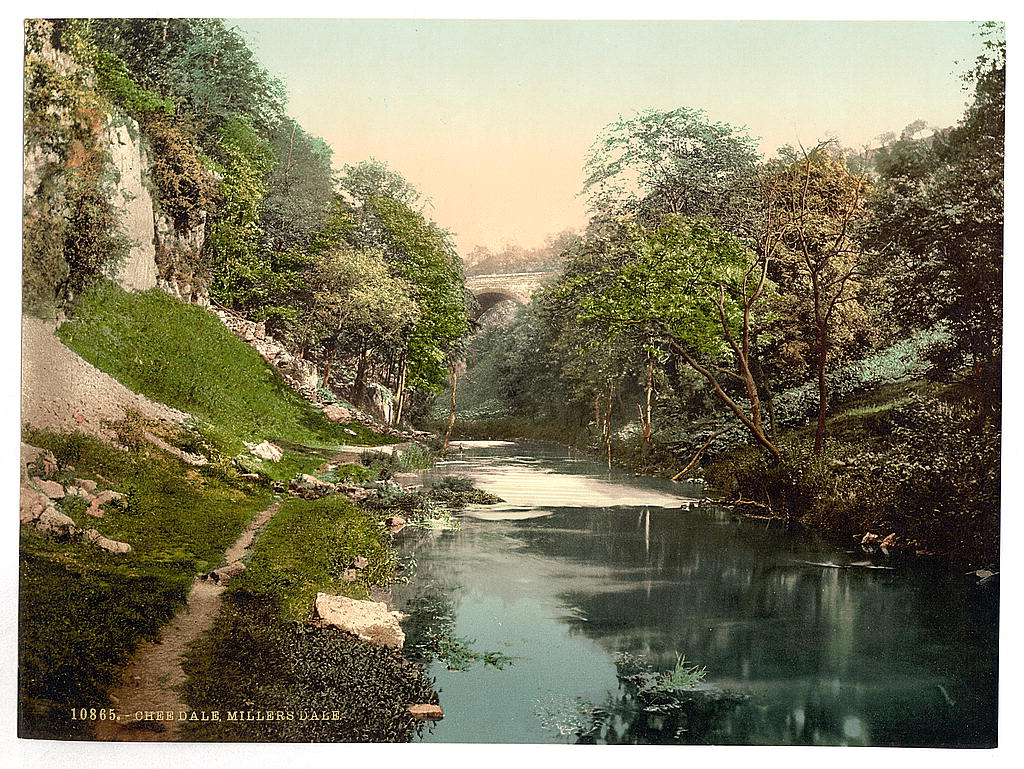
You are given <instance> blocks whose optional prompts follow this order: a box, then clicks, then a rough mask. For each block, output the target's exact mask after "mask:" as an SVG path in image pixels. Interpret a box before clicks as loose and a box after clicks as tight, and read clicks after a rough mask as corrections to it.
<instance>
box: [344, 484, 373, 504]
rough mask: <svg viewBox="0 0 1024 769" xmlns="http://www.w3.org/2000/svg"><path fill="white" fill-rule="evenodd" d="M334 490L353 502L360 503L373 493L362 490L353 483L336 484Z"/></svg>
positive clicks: (369, 490) (368, 490)
mask: <svg viewBox="0 0 1024 769" xmlns="http://www.w3.org/2000/svg"><path fill="white" fill-rule="evenodd" d="M334 490H335V491H336V492H338V493H340V494H344V495H345V496H346V497H348V498H349V499H351V500H352V501H353V502H361V501H363V500H364V499H366V498H367V497H368V496H370V495H371V494H373V491H372V490H371V489H364V488H363V487H362V486H357V485H356V484H354V483H339V484H336V485H335V487H334Z"/></svg>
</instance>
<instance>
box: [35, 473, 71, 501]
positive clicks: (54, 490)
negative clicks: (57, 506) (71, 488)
mask: <svg viewBox="0 0 1024 769" xmlns="http://www.w3.org/2000/svg"><path fill="white" fill-rule="evenodd" d="M32 485H33V486H35V487H36V488H37V489H39V490H40V491H41V492H43V493H44V494H45V495H46V496H47V497H49V498H50V499H64V494H65V492H64V487H63V486H61V485H60V484H59V483H57V481H44V480H43V479H42V478H38V477H37V478H33V479H32Z"/></svg>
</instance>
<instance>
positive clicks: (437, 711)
mask: <svg viewBox="0 0 1024 769" xmlns="http://www.w3.org/2000/svg"><path fill="white" fill-rule="evenodd" d="M408 710H409V715H411V716H412V717H413V718H415V719H416V720H417V721H440V720H441V719H442V718H444V711H443V710H441V706H440V705H410V706H409V707H408Z"/></svg>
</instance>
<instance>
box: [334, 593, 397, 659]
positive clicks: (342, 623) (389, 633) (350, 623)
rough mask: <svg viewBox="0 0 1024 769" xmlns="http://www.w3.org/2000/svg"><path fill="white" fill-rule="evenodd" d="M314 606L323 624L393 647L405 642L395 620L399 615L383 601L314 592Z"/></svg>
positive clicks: (371, 641) (365, 639)
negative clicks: (361, 599) (360, 599)
mask: <svg viewBox="0 0 1024 769" xmlns="http://www.w3.org/2000/svg"><path fill="white" fill-rule="evenodd" d="M315 608H316V616H317V617H319V618H320V619H321V620H323V622H324V624H327V625H331V626H333V627H336V628H339V629H340V630H344V631H346V632H348V633H352V634H353V635H355V636H357V637H358V638H361V639H362V640H364V641H369V642H370V643H375V644H380V645H381V646H391V647H394V648H396V649H400V648H402V645H403V644H404V643H405V633H403V632H402V628H401V626H400V625H399V624H398V621H399V620H400V619H401V618H402V616H403V615H402V613H401V612H397V611H389V610H388V606H387V604H386V603H382V602H380V601H357V600H355V599H354V598H345V597H344V596H341V595H329V594H328V593H317V594H316V604H315Z"/></svg>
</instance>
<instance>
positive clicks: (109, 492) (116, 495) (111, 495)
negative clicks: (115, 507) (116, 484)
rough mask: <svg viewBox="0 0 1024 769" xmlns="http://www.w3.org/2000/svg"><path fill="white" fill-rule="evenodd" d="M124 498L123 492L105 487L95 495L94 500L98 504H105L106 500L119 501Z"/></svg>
mask: <svg viewBox="0 0 1024 769" xmlns="http://www.w3.org/2000/svg"><path fill="white" fill-rule="evenodd" d="M122 499H124V494H122V493H121V492H120V491H114V490H113V489H106V490H105V491H101V492H100V493H99V494H97V495H96V498H95V500H94V501H95V502H96V504H98V505H105V504H107V502H120V501H121V500H122Z"/></svg>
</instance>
